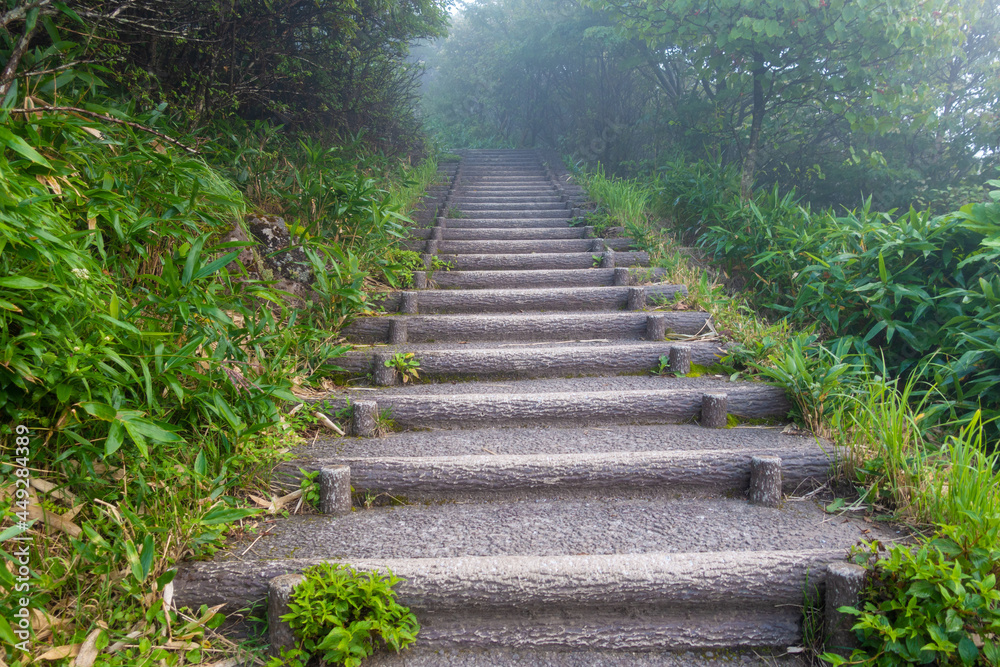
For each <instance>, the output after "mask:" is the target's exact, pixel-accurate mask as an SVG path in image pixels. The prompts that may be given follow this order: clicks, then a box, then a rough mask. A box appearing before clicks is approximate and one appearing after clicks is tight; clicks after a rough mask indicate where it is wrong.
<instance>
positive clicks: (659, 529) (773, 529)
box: [240, 496, 898, 561]
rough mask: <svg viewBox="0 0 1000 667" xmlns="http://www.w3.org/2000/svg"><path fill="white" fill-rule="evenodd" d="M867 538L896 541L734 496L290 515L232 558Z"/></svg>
mask: <svg viewBox="0 0 1000 667" xmlns="http://www.w3.org/2000/svg"><path fill="white" fill-rule="evenodd" d="M828 524H835V525H828ZM865 535H871V536H872V537H877V538H881V539H885V540H886V541H889V542H891V541H893V539H894V538H896V537H898V535H897V534H896V533H895V532H894V531H893V530H891V529H889V528H886V527H885V526H880V527H873V524H866V523H864V522H863V521H861V520H860V519H858V520H847V521H845V520H844V519H840V520H838V521H835V522H834V521H829V515H828V514H826V513H825V512H824V511H823V509H822V508H821V507H820V506H819V505H818V504H817V503H816V502H815V501H813V500H809V499H807V500H803V501H801V502H795V503H791V502H789V503H786V506H785V508H784V509H783V510H782V511H779V512H775V511H774V510H771V509H769V508H765V507H761V506H759V505H751V504H750V503H748V502H746V500H744V499H742V498H732V499H729V498H681V499H672V498H669V497H656V496H654V497H642V496H639V497H635V498H610V499H608V500H607V501H606V502H601V501H600V500H593V499H589V498H568V499H560V498H551V499H527V500H497V501H484V502H477V503H417V504H411V505H402V506H398V505H396V506H388V507H385V506H383V507H372V508H371V509H369V510H367V511H357V512H352V513H351V514H350V515H347V516H343V517H336V518H334V517H327V516H323V515H297V516H292V517H289V520H287V521H282V522H281V523H279V524H277V525H275V526H273V527H272V528H271V529H270V530H269V531H268V534H267V535H266V536H264V537H262V538H261V539H260V540H258V541H257V542H256V543H255V544H254V545H253V546H252V547H250V548H249V549H241V550H240V553H243V552H244V551H246V553H245V554H244V555H243V556H242V557H243V558H247V559H255V560H260V561H266V560H273V559H278V558H299V559H308V560H313V559H315V560H320V559H326V558H331V559H332V558H338V559H340V558H343V559H362V558H364V559H367V558H399V559H418V558H423V559H452V558H469V557H483V558H485V557H546V558H559V557H561V556H564V555H566V554H577V555H587V556H612V555H616V554H636V555H640V554H661V555H666V554H678V553H680V554H688V555H691V554H700V553H704V554H707V553H712V552H730V553H740V552H744V553H747V552H750V553H752V552H771V551H786V550H789V551H791V550H796V549H831V550H833V549H843V550H844V551H845V552H846V550H847V549H848V548H850V547H851V546H853V545H854V544H856V543H857V541H858V540H859V539H862V538H863V537H864V536H865Z"/></svg>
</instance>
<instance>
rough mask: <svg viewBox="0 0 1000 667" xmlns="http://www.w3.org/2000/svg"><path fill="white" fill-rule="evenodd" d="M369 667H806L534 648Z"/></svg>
mask: <svg viewBox="0 0 1000 667" xmlns="http://www.w3.org/2000/svg"><path fill="white" fill-rule="evenodd" d="M365 664H366V665H367V666H368V667H528V666H530V667H716V666H720V665H725V666H726V667H805V664H806V663H805V662H803V661H802V660H800V659H799V658H798V657H797V656H794V655H783V651H780V652H775V653H772V652H769V651H767V650H758V651H732V650H725V651H698V652H693V651H685V652H674V651H656V652H651V651H622V650H618V651H613V650H591V651H559V650H544V649H531V648H517V649H514V648H495V649H470V648H461V649H441V648H434V647H426V646H421V645H420V642H419V640H418V642H417V644H416V645H415V646H414V647H413V648H408V649H406V650H405V651H403V652H402V653H399V654H396V653H391V652H385V653H377V654H375V655H374V656H372V657H371V658H369V659H368V661H367V662H366V663H365Z"/></svg>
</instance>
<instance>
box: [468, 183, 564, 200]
mask: <svg viewBox="0 0 1000 667" xmlns="http://www.w3.org/2000/svg"><path fill="white" fill-rule="evenodd" d="M451 194H452V195H464V194H469V195H475V196H477V197H491V196H495V197H531V196H534V195H541V196H545V197H547V196H552V195H553V194H555V195H558V194H559V190H558V189H556V186H554V185H546V184H544V183H539V184H537V185H532V186H520V185H492V186H491V185H471V184H462V183H457V184H456V185H455V187H454V188H452V190H451Z"/></svg>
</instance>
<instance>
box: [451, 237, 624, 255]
mask: <svg viewBox="0 0 1000 667" xmlns="http://www.w3.org/2000/svg"><path fill="white" fill-rule="evenodd" d="M598 240H599V239H540V240H530V241H515V240H474V241H440V242H438V252H439V253H441V254H442V255H448V254H452V255H456V254H465V255H469V254H471V255H488V254H499V253H501V252H502V253H503V254H522V255H523V254H529V253H546V252H576V253H580V252H600V251H595V250H594V242H595V241H598ZM612 242H613V245H614V246H616V247H615V248H614V249H615V250H618V249H619V248H621V249H623V250H628V249H629V248H631V246H632V244H631V241H629V240H628V239H608V241H607V243H608V244H612Z"/></svg>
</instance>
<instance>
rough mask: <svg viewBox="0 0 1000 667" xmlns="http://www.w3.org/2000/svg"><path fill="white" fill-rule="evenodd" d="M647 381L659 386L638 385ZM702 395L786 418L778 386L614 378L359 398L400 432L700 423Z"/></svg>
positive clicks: (390, 390)
mask: <svg viewBox="0 0 1000 667" xmlns="http://www.w3.org/2000/svg"><path fill="white" fill-rule="evenodd" d="M650 379H652V380H656V382H655V383H649V382H642V381H644V380H650ZM605 387H606V388H605ZM628 387H632V388H628ZM651 387H657V388H655V389H654V388H651ZM414 389H416V390H417V391H416V392H414V391H413V390H414ZM706 393H725V394H726V395H727V398H728V412H729V414H732V415H736V416H737V417H740V418H747V419H766V418H774V419H783V418H784V417H785V416H786V415H787V414H788V410H789V409H790V404H789V403H788V399H787V398H786V396H785V392H784V390H783V389H781V388H779V387H772V386H769V385H764V384H760V383H752V382H726V381H722V380H705V379H704V378H683V379H673V378H662V377H656V378H647V377H639V376H618V377H602V378H575V379H563V378H560V379H550V380H527V381H522V382H512V383H510V384H507V385H505V384H498V383H484V382H466V383H457V384H421V385H419V386H418V387H414V386H403V387H386V388H382V389H379V390H378V391H373V392H364V394H363V395H364V400H372V401H376V402H377V403H378V405H379V409H380V410H385V409H388V410H389V411H390V413H391V416H392V419H393V421H394V422H395V424H396V425H397V427H399V428H402V429H421V428H445V429H449V428H478V427H483V426H524V425H531V424H534V425H549V426H560V425H572V426H581V425H586V426H590V425H601V424H678V423H682V422H686V421H691V420H694V419H698V418H700V416H701V409H702V399H703V397H704V395H705V394H706ZM358 395H359V392H357V391H356V390H354V391H353V393H352V390H338V391H336V392H334V393H331V394H330V396H329V397H328V398H326V399H323V400H322V401H321V403H322V405H323V406H324V407H323V409H324V410H326V411H328V412H329V413H330V414H334V413H335V412H336V410H339V409H342V408H343V407H345V406H346V405H347V399H348V398H349V397H354V398H355V400H357V399H358Z"/></svg>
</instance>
